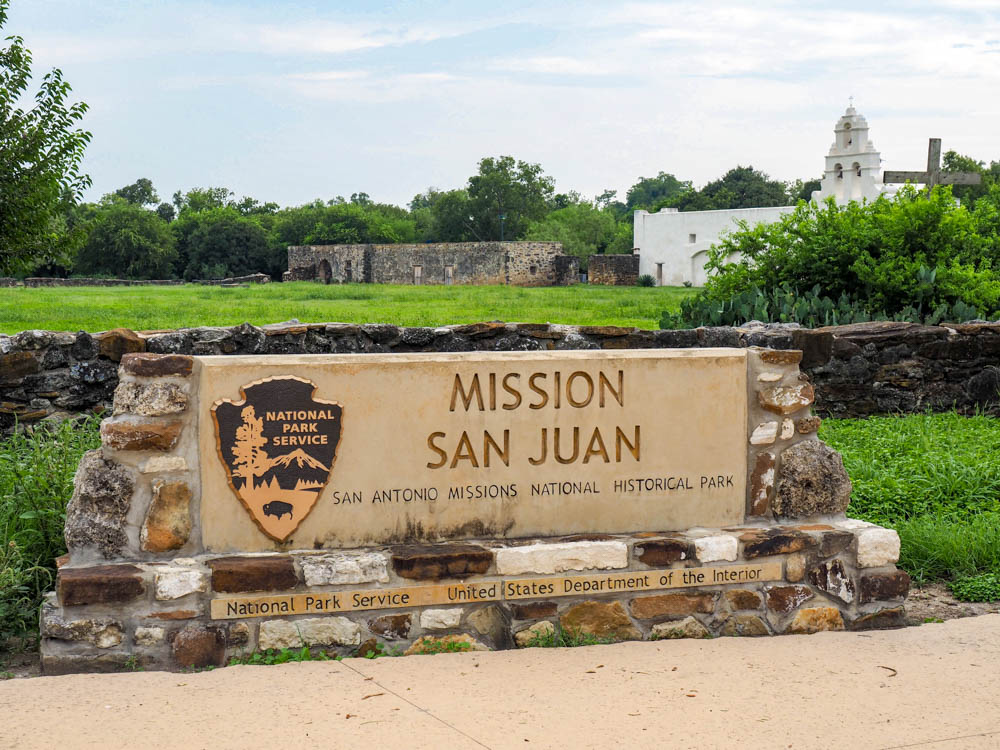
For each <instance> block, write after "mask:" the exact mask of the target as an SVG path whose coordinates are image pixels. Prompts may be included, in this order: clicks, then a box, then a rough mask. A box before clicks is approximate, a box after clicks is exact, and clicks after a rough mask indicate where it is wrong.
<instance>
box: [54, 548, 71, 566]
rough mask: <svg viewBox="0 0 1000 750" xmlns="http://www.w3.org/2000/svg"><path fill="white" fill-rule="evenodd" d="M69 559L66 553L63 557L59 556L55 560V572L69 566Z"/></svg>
mask: <svg viewBox="0 0 1000 750" xmlns="http://www.w3.org/2000/svg"><path fill="white" fill-rule="evenodd" d="M69 559H70V555H69V553H68V552H67V553H66V554H65V555H59V557H57V558H56V570H58V569H59V568H63V567H65V566H67V565H69Z"/></svg>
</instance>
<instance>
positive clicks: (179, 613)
mask: <svg viewBox="0 0 1000 750" xmlns="http://www.w3.org/2000/svg"><path fill="white" fill-rule="evenodd" d="M197 616H198V613H197V612H195V611H194V610H193V609H171V610H168V611H167V612H150V613H149V614H148V615H146V617H155V618H156V619H157V620H190V619H191V618H193V617H197Z"/></svg>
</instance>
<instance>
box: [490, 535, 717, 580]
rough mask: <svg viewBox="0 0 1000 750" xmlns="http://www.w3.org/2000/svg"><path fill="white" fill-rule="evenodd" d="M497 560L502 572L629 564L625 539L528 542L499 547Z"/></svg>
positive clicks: (560, 570) (546, 571)
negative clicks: (548, 542)
mask: <svg viewBox="0 0 1000 750" xmlns="http://www.w3.org/2000/svg"><path fill="white" fill-rule="evenodd" d="M733 559H735V558H733ZM496 562H497V572H498V573H499V574H500V575H518V574H520V573H562V572H563V571H566V570H591V569H594V568H597V569H601V570H608V569H612V568H625V567H628V546H627V545H626V544H625V543H624V542H563V543H558V544H529V545H527V546H525V547H509V548H506V549H498V550H497V551H496Z"/></svg>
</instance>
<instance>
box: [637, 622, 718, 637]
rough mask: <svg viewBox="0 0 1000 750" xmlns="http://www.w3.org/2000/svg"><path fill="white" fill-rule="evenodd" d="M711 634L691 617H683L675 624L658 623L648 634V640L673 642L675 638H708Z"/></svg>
mask: <svg viewBox="0 0 1000 750" xmlns="http://www.w3.org/2000/svg"><path fill="white" fill-rule="evenodd" d="M710 636H711V633H709V632H708V628H706V627H705V626H704V625H702V624H701V623H700V622H698V621H697V620H696V619H694V618H693V617H685V618H684V619H683V620H678V621H677V622H660V623H657V624H656V625H654V626H653V629H652V630H651V631H650V633H649V637H650V640H654V641H660V640H673V639H675V638H709V637H710Z"/></svg>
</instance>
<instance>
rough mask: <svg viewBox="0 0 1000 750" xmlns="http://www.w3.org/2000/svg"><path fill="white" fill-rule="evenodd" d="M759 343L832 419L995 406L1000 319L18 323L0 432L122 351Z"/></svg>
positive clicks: (86, 405)
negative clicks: (89, 329) (935, 322)
mask: <svg viewBox="0 0 1000 750" xmlns="http://www.w3.org/2000/svg"><path fill="white" fill-rule="evenodd" d="M705 346H727V347H746V346H763V347H768V348H772V349H792V348H796V349H802V350H803V351H804V359H803V362H802V370H803V372H804V373H806V374H807V375H808V376H809V378H810V380H811V382H812V384H813V386H814V387H815V389H816V404H815V408H816V411H817V412H818V413H819V414H821V415H824V416H826V415H828V416H835V417H866V416H870V415H874V414H895V413H921V412H924V411H926V410H928V409H930V410H934V411H943V410H947V409H951V408H953V407H955V408H957V409H958V410H960V411H962V412H964V413H972V412H974V411H975V410H976V409H982V410H985V411H987V412H989V413H994V414H996V413H1000V403H998V395H997V394H998V391H1000V323H982V324H973V323H969V324H963V325H955V324H953V325H944V326H921V325H917V324H915V323H892V322H883V323H859V324H856V325H850V326H839V327H833V328H825V329H816V330H809V329H802V328H791V327H787V326H771V327H764V326H758V327H745V328H697V329H692V330H679V331H670V330H668V331H643V330H638V329H635V328H622V327H617V326H560V325H549V324H545V323H541V324H533V323H506V324H505V323H476V324H472V325H454V326H444V327H441V328H399V327H396V326H391V325H381V324H366V325H353V324H344V323H311V324H298V323H290V324H278V325H268V326H261V327H256V326H251V325H249V324H243V325H240V326H234V327H231V328H190V329H182V330H177V331H153V332H145V333H135V332H133V331H129V330H126V329H117V330H113V331H105V332H102V333H95V334H89V333H84V332H79V333H68V332H52V331H24V332H22V333H19V334H16V335H13V336H4V335H0V431H7V430H10V429H11V428H12V427H13V426H14V424H15V422H19V423H21V424H34V423H37V422H39V421H40V420H44V419H47V418H54V419H60V418H65V417H67V416H71V415H73V414H78V413H97V412H101V411H107V410H109V409H110V407H111V401H112V396H113V394H114V390H115V387H116V386H117V384H118V363H119V361H120V360H121V358H122V356H123V355H124V354H127V353H130V352H144V351H148V352H156V353H177V354H320V353H348V352H434V351H438V352H450V351H524V350H533V349H602V348H603V349H625V348H637V349H648V348H671V347H676V348H688V347H705Z"/></svg>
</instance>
